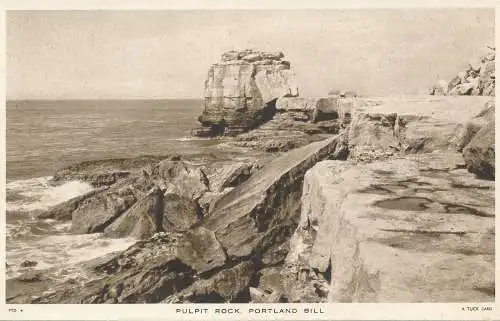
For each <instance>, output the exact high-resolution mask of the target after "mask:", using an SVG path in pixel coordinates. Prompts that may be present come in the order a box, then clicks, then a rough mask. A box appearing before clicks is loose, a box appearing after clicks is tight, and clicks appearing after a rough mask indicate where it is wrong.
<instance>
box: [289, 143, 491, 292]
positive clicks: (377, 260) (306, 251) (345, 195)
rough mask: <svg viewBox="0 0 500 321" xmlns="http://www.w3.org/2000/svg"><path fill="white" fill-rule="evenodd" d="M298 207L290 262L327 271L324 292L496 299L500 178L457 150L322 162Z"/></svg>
mask: <svg viewBox="0 0 500 321" xmlns="http://www.w3.org/2000/svg"><path fill="white" fill-rule="evenodd" d="M301 211H302V212H301V213H302V214H301V219H300V223H299V226H298V227H297V230H296V231H295V233H294V235H293V237H292V240H291V249H290V252H289V254H288V256H287V259H286V265H287V266H289V267H295V269H297V267H300V270H302V271H307V272H306V274H309V271H315V272H316V273H317V274H319V275H322V277H323V279H324V280H326V282H328V283H329V285H328V287H327V292H328V294H327V295H326V294H324V295H323V297H325V298H326V297H327V300H326V299H325V300H324V301H329V302H471V301H472V302H484V301H493V300H494V297H495V293H494V292H495V268H494V258H495V257H494V255H495V248H494V240H495V225H494V221H495V211H494V182H492V181H487V180H480V179H477V178H475V177H474V175H472V174H471V173H469V172H467V170H466V169H465V163H464V161H463V158H462V155H461V154H459V153H442V152H438V153H429V154H420V155H418V156H416V155H415V156H405V157H402V158H395V159H392V160H385V161H376V162H372V163H369V164H360V165H357V166H354V167H350V168H348V167H346V166H345V163H344V162H339V161H323V162H319V163H318V164H316V165H315V166H314V167H313V168H312V169H311V170H310V171H308V172H307V174H306V176H305V179H304V191H303V195H302V210H301ZM313 274H314V273H313ZM297 282H299V281H295V284H297ZM311 282H313V281H309V284H310V283H311ZM324 282H325V281H324ZM324 282H323V283H324ZM301 286H302V288H305V287H306V286H307V282H306V284H305V285H303V284H302V285H301ZM313 299H314V298H313ZM314 300H315V301H316V302H321V298H318V297H316V298H315V299H314Z"/></svg>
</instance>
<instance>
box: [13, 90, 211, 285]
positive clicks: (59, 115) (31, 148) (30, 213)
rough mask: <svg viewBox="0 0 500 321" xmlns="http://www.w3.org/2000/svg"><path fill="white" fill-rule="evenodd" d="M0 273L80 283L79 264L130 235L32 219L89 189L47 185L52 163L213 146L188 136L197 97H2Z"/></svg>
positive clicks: (76, 184) (122, 244)
mask: <svg viewBox="0 0 500 321" xmlns="http://www.w3.org/2000/svg"><path fill="white" fill-rule="evenodd" d="M6 110H7V115H6V116H7V124H6V125H7V126H6V127H7V130H6V150H7V164H6V167H7V170H6V177H7V184H6V195H7V196H6V200H7V203H6V205H7V211H6V222H7V235H6V237H7V238H6V245H7V251H6V274H7V275H6V277H7V278H13V277H17V276H19V275H21V274H23V273H26V272H28V271H31V270H45V272H47V271H50V272H47V273H52V274H53V275H52V277H57V278H59V279H65V278H72V279H74V280H80V281H85V280H86V278H88V277H89V276H88V275H86V274H85V272H84V269H83V268H82V267H81V265H82V264H81V263H82V262H85V261H88V260H91V259H94V258H98V257H101V256H103V255H105V254H109V253H113V252H116V251H120V250H124V249H126V248H127V247H129V246H130V245H132V244H133V243H134V242H136V240H133V239H109V238H105V237H103V235H101V234H99V233H97V234H84V235H72V234H70V233H69V229H70V227H71V222H59V221H54V220H50V219H46V220H40V219H37V218H36V212H37V211H40V210H45V209H48V208H50V207H51V206H54V205H57V204H59V203H61V202H64V201H66V200H68V199H71V198H73V197H75V196H78V195H82V194H84V193H86V192H89V191H91V190H92V187H91V186H90V185H89V184H87V183H85V182H81V181H70V182H65V183H63V184H62V185H53V184H49V181H50V179H51V177H52V176H51V175H53V174H54V173H55V172H56V171H57V170H58V169H60V168H62V167H65V166H68V165H71V164H74V163H78V162H81V161H88V160H100V159H112V158H127V157H135V156H140V155H169V154H184V153H190V152H193V151H196V150H199V149H200V148H202V147H205V146H207V145H210V144H213V141H211V140H208V139H203V138H195V137H192V136H191V130H192V128H194V127H195V126H196V125H197V117H198V116H199V115H200V112H201V100H197V99H190V100H187V99H186V100H93V101H89V100H73V101H69V100H64V101H62V100H58V101H49V100H44V101H41V100H40V101H34V100H29V101H26V100H23V101H20V100H18V101H7V109H6Z"/></svg>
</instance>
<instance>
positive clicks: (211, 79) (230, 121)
mask: <svg viewBox="0 0 500 321" xmlns="http://www.w3.org/2000/svg"><path fill="white" fill-rule="evenodd" d="M283 58H284V55H283V53H281V52H277V53H269V52H262V51H255V50H243V51H229V52H226V53H224V54H223V55H222V57H221V61H220V62H218V63H216V64H214V65H212V66H211V67H210V69H209V71H208V76H207V80H206V82H205V94H204V102H203V108H204V110H203V113H202V115H201V116H200V117H199V119H198V120H199V122H200V123H201V125H202V127H201V128H200V129H198V130H196V133H195V134H196V135H199V136H215V135H229V136H234V135H236V134H240V133H243V132H246V131H248V130H249V129H252V128H255V127H257V126H258V125H260V124H262V123H263V122H265V121H266V120H269V119H270V118H272V116H273V115H274V111H275V107H274V103H275V101H276V99H277V98H279V97H281V96H298V89H297V86H296V84H295V80H294V75H293V73H292V71H291V70H290V63H289V62H288V61H286V60H284V59H283Z"/></svg>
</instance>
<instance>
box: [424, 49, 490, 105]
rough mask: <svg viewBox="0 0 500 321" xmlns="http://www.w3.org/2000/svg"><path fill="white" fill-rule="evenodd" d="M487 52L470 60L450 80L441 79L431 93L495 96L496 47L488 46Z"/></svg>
mask: <svg viewBox="0 0 500 321" xmlns="http://www.w3.org/2000/svg"><path fill="white" fill-rule="evenodd" d="M487 51H488V52H487V53H486V54H485V55H483V56H482V57H480V58H479V59H475V60H473V61H471V62H469V67H468V68H467V69H466V70H464V71H461V72H460V73H459V74H458V75H457V76H456V77H455V78H453V79H452V80H451V81H450V82H446V81H444V80H440V81H439V82H438V83H437V84H436V85H434V86H433V87H432V88H431V90H430V94H431V95H440V96H460V95H469V96H495V48H492V47H487Z"/></svg>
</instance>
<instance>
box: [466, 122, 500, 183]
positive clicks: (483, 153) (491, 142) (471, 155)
mask: <svg viewBox="0 0 500 321" xmlns="http://www.w3.org/2000/svg"><path fill="white" fill-rule="evenodd" d="M463 155H464V159H465V163H466V164H467V169H468V170H469V171H470V172H472V173H475V174H477V175H478V176H479V177H481V178H486V179H492V180H494V179H495V119H493V120H492V121H490V122H489V123H488V124H486V125H485V126H484V127H483V128H482V129H481V130H480V131H479V132H478V133H477V134H476V135H475V136H474V138H473V139H472V140H471V142H470V143H469V144H468V145H467V146H466V147H465V148H464V151H463Z"/></svg>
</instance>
